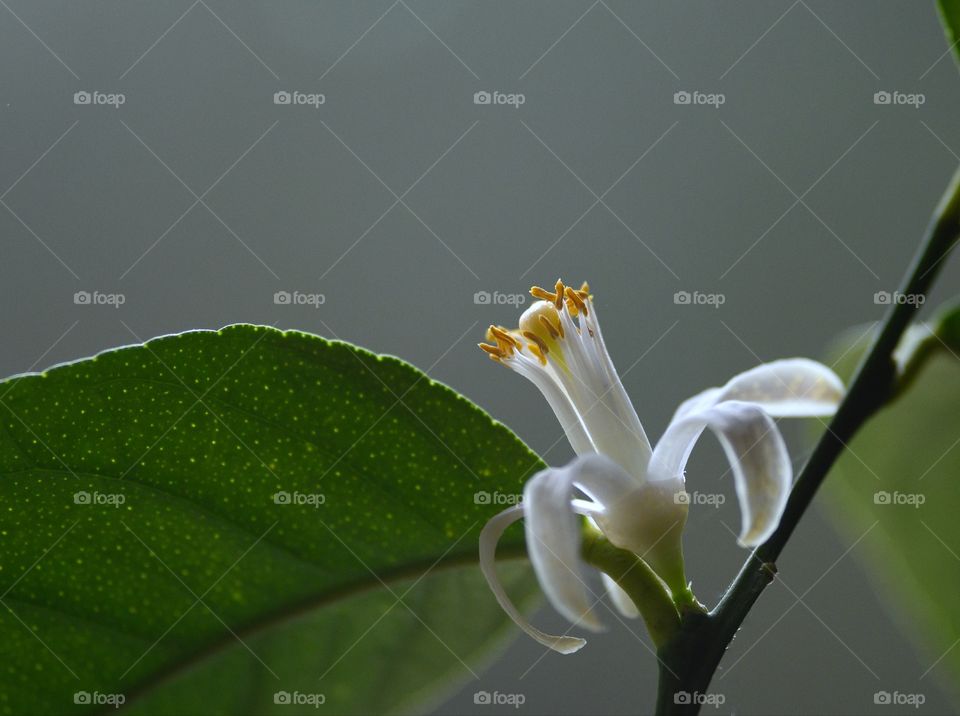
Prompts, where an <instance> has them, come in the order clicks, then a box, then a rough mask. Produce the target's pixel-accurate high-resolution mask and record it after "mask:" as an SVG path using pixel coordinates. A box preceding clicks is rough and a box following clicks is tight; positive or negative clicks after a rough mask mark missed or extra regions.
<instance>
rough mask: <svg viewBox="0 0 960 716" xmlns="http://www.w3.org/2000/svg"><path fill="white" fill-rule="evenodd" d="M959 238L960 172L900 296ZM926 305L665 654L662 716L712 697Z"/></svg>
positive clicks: (896, 328) (860, 385) (874, 354)
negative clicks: (758, 541)
mask: <svg viewBox="0 0 960 716" xmlns="http://www.w3.org/2000/svg"><path fill="white" fill-rule="evenodd" d="M958 237H960V170H958V171H957V173H956V174H954V176H953V179H952V180H951V182H950V185H949V186H948V188H947V191H946V193H945V194H944V196H943V199H942V200H941V201H940V204H939V205H938V206H937V209H936V211H935V213H934V215H933V219H932V220H931V222H930V225H929V227H928V228H927V231H926V233H925V235H924V237H923V240H922V242H921V244H920V249H919V250H918V252H917V254H916V256H915V257H914V259H913V261H912V262H911V265H910V267H909V268H908V270H907V272H906V275H905V277H904V280H903V283H902V285H901V287H900V292H901V293H902V294H904V295H906V296H908V297H916V296H926V294H927V292H928V291H929V289H930V287H931V285H932V284H933V281H934V279H935V278H936V276H937V274H938V273H939V271H940V268H941V267H942V265H943V263H944V260H945V259H946V257H947V255H948V254H949V253H950V251H951V249H952V248H953V246H954V245H955V244H956V243H957V241H958ZM921 303H922V301H919V300H910V301H904V302H902V303H898V302H893V303H892V304H891V306H890V309H889V311H888V312H887V315H886V317H885V319H884V321H883V325H882V328H881V329H880V332H879V333H878V334H877V335H876V336H875V338H874V339H873V343H872V344H871V346H870V348H869V349H868V350H867V352H866V354H865V357H864V358H863V359H862V361H861V363H860V365H859V367H858V368H857V371H856V373H855V375H854V378H853V380H852V382H851V383H850V387H849V390H848V391H847V394H846V396H845V398H844V400H843V402H842V403H841V404H840V406H839V408H838V409H837V412H836V414H835V415H834V417H833V420H831V422H830V425H829V426H828V427H827V430H826V431H825V432H824V433H823V435H822V436H821V437H820V440H819V442H818V443H817V445H816V447H815V449H814V451H813V453H812V454H811V455H810V458H809V459H808V460H807V463H806V465H804V467H803V470H802V471H801V472H800V476H799V477H798V478H797V481H796V484H795V485H794V487H793V490H792V492H791V493H790V499H789V501H788V502H787V506H786V509H785V511H784V513H783V517H782V518H781V520H780V525H779V527H778V528H777V530H776V531H775V532H774V533H773V535H771V537H770V539H768V540H767V541H766V542H764V543H763V544H762V545H760V546H759V547H757V549H756V550H754V552H753V553H752V554H751V555H750V557H749V558H748V559H747V561H746V563H745V564H744V565H743V567H742V569H741V570H740V573H739V575H738V576H737V578H736V579H735V580H734V582H733V583H732V584H731V586H730V588H729V589H728V590H727V592H726V594H725V595H724V596H723V598H722V599H721V600H720V602H719V604H718V605H717V607H716V608H715V609H714V610H713V611H711V612H710V613H709V614H706V615H700V614H696V613H690V614H687V615H685V616H684V618H683V620H682V623H681V627H680V630H679V631H678V632H677V634H676V635H675V636H674V638H673V639H671V640H670V641H669V642H668V643H666V644H664V645H663V646H662V647H661V648H660V650H659V652H658V656H659V657H660V663H661V668H660V690H659V695H658V699H657V714H659V715H667V714H671V715H672V714H696V713H697V712H698V711H699V708H700V707H699V704H698V703H697V698H696V695H698V694H705V693H706V691H707V688H708V687H709V685H710V681H711V679H712V678H713V674H714V672H715V671H716V669H717V666H718V665H719V663H720V660H721V659H722V658H723V654H724V652H725V651H726V649H727V647H728V646H729V644H730V642H731V641H732V640H733V637H734V635H735V634H736V632H737V630H738V629H739V628H740V625H741V624H742V623H743V620H744V619H745V618H746V616H747V614H748V613H749V612H750V609H751V608H752V607H753V604H754V602H756V601H757V598H758V597H759V596H760V593H761V592H762V591H763V590H764V588H765V587H766V586H767V585H768V584H770V582H772V581H773V579H774V576H775V574H776V566H775V562H776V560H777V558H778V557H779V556H780V553H781V551H783V548H784V546H785V545H786V543H787V541H788V540H789V539H790V536H791V535H792V534H793V531H794V529H795V528H796V526H797V523H798V522H799V521H800V518H801V517H802V516H803V514H804V512H806V510H807V508H808V507H809V506H810V502H811V501H812V500H813V497H814V495H815V494H816V492H817V489H818V488H819V487H820V484H821V483H822V482H823V480H824V478H826V476H827V474H828V473H829V471H830V468H831V467H833V464H834V463H835V462H836V460H837V458H838V457H839V456H840V454H841V453H842V452H843V450H844V449H845V447H846V445H847V443H849V442H850V440H851V439H852V438H853V436H854V435H855V434H856V432H857V431H858V430H859V429H860V427H861V426H862V425H863V424H864V423H866V422H867V420H869V418H870V417H871V416H872V415H874V414H875V413H876V412H877V411H878V410H880V409H881V408H882V407H883V406H884V405H885V404H886V403H887V402H888V400H890V399H891V398H892V397H893V396H894V395H896V391H897V387H898V386H897V379H898V376H897V368H896V364H895V362H894V359H893V352H894V350H895V349H896V347H897V344H898V343H899V341H900V337H901V336H902V335H903V333H904V331H905V330H906V329H907V327H908V326H909V324H910V322H911V320H912V319H913V317H914V314H915V313H916V312H917V310H918V308H919V305H920V304H921Z"/></svg>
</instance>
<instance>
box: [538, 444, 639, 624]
mask: <svg viewBox="0 0 960 716" xmlns="http://www.w3.org/2000/svg"><path fill="white" fill-rule="evenodd" d="M575 487H579V488H580V489H582V490H583V491H584V492H586V493H587V494H588V495H590V496H591V497H593V498H594V500H595V501H596V502H597V503H599V504H600V505H603V504H604V503H605V502H615V501H617V500H618V499H619V498H620V497H621V496H622V495H624V494H626V493H627V492H629V491H631V490H635V489H636V487H637V482H636V480H635V479H634V478H632V477H631V476H630V475H628V474H627V473H626V472H625V471H624V470H623V469H622V468H621V467H620V466H619V465H617V464H616V463H614V462H613V461H611V460H610V459H609V458H606V457H604V456H602V455H597V454H592V455H582V456H580V457H578V458H576V459H575V460H574V461H573V462H571V463H570V464H569V465H567V466H565V467H562V468H548V469H546V470H542V471H540V472H538V473H537V474H536V475H534V476H533V477H532V478H531V479H530V480H529V481H528V482H527V484H526V487H525V488H524V490H523V508H524V512H525V516H526V521H525V524H526V533H527V554H528V555H529V556H530V561H531V563H532V564H533V568H534V570H535V571H536V573H537V577H538V578H539V580H540V586H541V587H542V588H543V591H544V592H545V593H546V595H547V598H548V599H549V600H550V602H551V604H553V606H554V608H555V609H556V610H557V611H558V612H560V613H561V614H563V615H564V616H565V617H566V618H567V619H569V620H570V621H572V622H575V623H580V624H583V625H584V626H585V627H587V628H588V629H592V630H594V631H596V630H599V629H600V628H601V625H600V622H599V621H598V620H597V618H596V616H595V615H594V614H593V612H592V604H593V602H595V600H591V599H590V598H589V597H588V594H587V587H586V585H585V583H584V581H583V578H582V577H581V572H582V560H581V558H580V536H581V531H580V519H579V517H578V516H577V512H581V513H583V512H593V511H594V510H589V511H588V510H582V509H581V508H578V507H577V505H575V504H574V488H575Z"/></svg>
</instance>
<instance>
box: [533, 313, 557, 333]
mask: <svg viewBox="0 0 960 716" xmlns="http://www.w3.org/2000/svg"><path fill="white" fill-rule="evenodd" d="M537 318H539V319H540V323H541V324H542V325H543V327H544V328H546V329H547V332H548V333H549V334H550V337H551V338H562V337H563V326H562V325H561V324H559V323H558V324H557V325H556V326H554V325H553V324H552V323H551V322H550V319H549V318H547V317H546V316H544V315H543V314H542V313H541V314H540V315H539V316H537Z"/></svg>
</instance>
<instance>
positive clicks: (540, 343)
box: [523, 331, 550, 355]
mask: <svg viewBox="0 0 960 716" xmlns="http://www.w3.org/2000/svg"><path fill="white" fill-rule="evenodd" d="M523 337H524V338H526V339H527V340H529V341H533V343H534V344H536V346H537V347H538V348H539V349H540V352H541V353H542V354H543V355H546V354H547V353H549V352H550V349H549V348H547V342H546V341H545V340H543V339H542V338H541V337H540V336H538V335H537V334H536V333H534V332H533V331H524V332H523ZM529 347H530V348H531V349H532V348H533V346H529Z"/></svg>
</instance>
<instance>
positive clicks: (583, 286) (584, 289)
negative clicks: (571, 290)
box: [580, 281, 590, 298]
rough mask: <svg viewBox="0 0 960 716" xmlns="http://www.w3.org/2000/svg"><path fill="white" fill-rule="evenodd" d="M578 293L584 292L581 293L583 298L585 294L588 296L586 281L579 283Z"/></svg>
mask: <svg viewBox="0 0 960 716" xmlns="http://www.w3.org/2000/svg"><path fill="white" fill-rule="evenodd" d="M580 293H581V294H585V295H583V298H586V297H587V296H589V295H590V284H588V283H587V282H586V281H584V282H583V283H582V284H581V286H580Z"/></svg>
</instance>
